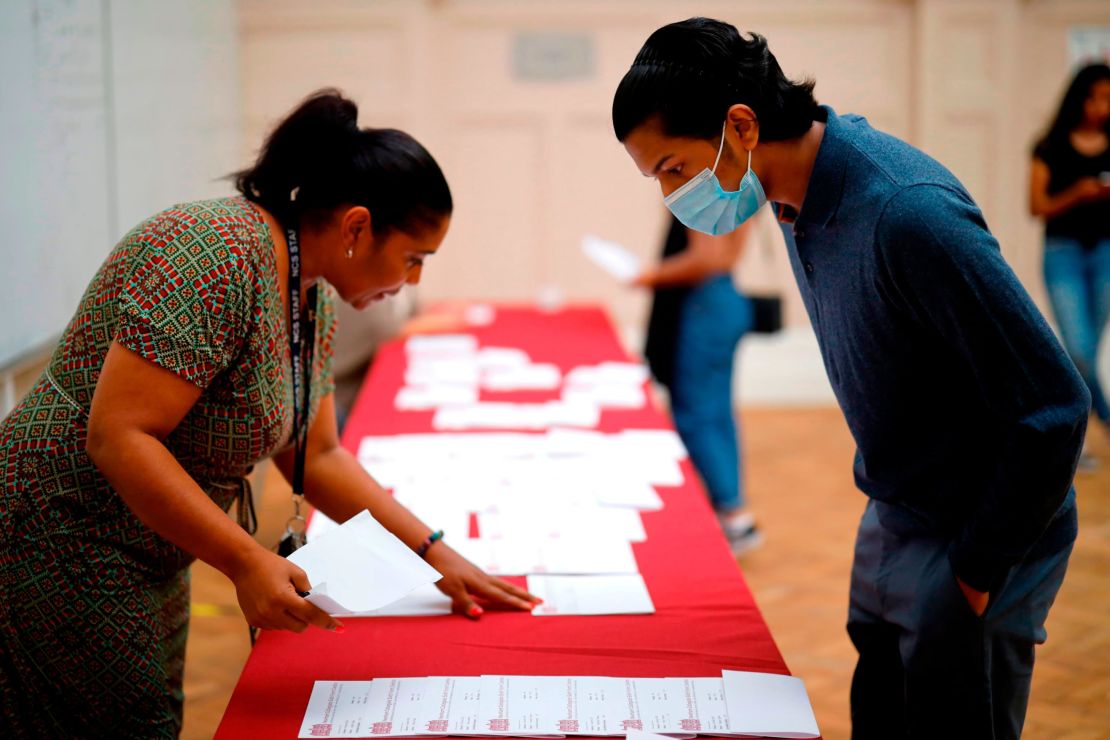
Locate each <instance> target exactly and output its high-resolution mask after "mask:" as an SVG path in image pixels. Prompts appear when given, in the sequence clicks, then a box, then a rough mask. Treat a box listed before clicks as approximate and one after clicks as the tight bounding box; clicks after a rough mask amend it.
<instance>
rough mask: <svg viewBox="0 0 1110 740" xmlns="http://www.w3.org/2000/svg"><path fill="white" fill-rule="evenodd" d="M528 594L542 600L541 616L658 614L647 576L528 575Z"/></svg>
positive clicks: (536, 611)
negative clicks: (646, 580) (644, 577)
mask: <svg viewBox="0 0 1110 740" xmlns="http://www.w3.org/2000/svg"><path fill="white" fill-rule="evenodd" d="M528 591H529V592H530V593H532V594H534V595H536V596H538V597H540V598H541V599H543V602H544V603H542V604H538V605H537V606H536V607H535V608H534V609H532V614H533V615H535V616H537V617H552V616H570V615H578V614H582V615H586V614H591V615H595V614H654V613H655V605H654V604H652V602H651V595H650V594H649V593H648V590H647V584H645V583H644V579H643V576H641V575H639V574H636V575H601V576H528Z"/></svg>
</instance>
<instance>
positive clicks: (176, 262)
mask: <svg viewBox="0 0 1110 740" xmlns="http://www.w3.org/2000/svg"><path fill="white" fill-rule="evenodd" d="M243 253H244V250H243V249H242V248H240V247H236V246H233V245H228V244H227V243H226V242H224V241H222V240H220V239H219V238H218V237H217V238H216V239H213V238H212V235H208V234H197V233H194V231H193V230H192V229H189V230H186V231H185V232H183V233H182V234H181V235H180V236H178V237H176V238H174V239H172V240H170V241H168V242H152V241H140V243H139V244H138V246H137V248H136V252H135V257H134V268H133V270H132V272H131V275H130V277H129V278H128V279H127V280H126V282H125V283H124V284H123V286H122V287H121V289H120V292H119V296H118V319H119V321H118V328H117V333H116V337H115V339H116V341H117V342H119V343H120V344H121V345H122V346H124V347H127V348H128V349H129V350H131V351H132V352H135V353H136V354H138V355H139V356H141V357H143V358H144V359H146V360H149V361H150V362H153V363H154V364H156V365H159V366H160V367H164V368H165V369H167V370H170V371H171V372H173V373H175V374H176V375H178V376H179V377H181V378H183V379H185V380H187V381H189V382H190V383H193V384H194V385H196V386H198V387H199V388H201V389H204V388H207V387H208V386H209V385H210V384H211V383H212V381H213V380H214V379H215V378H216V376H217V375H219V374H220V373H221V372H222V371H223V370H225V369H226V368H227V367H228V366H229V364H230V363H231V362H232V360H234V358H235V357H236V356H237V355H238V354H239V349H240V347H241V344H242V342H243V339H244V336H245V334H246V330H247V325H248V321H249V317H250V313H251V306H252V303H253V296H254V291H253V289H252V287H251V275H252V274H253V271H252V269H251V267H250V265H249V262H248V261H247V260H246V259H244V254H243Z"/></svg>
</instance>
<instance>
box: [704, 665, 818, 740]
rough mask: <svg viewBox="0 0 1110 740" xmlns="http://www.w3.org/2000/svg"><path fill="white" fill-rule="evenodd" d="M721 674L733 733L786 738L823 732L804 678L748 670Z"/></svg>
mask: <svg viewBox="0 0 1110 740" xmlns="http://www.w3.org/2000/svg"><path fill="white" fill-rule="evenodd" d="M721 675H722V682H723V687H724V694H725V704H726V705H727V707H728V717H729V731H730V732H732V733H736V734H746V735H763V736H765V737H784V738H815V737H818V736H819V735H820V734H821V731H820V730H819V729H818V728H817V719H816V718H815V717H814V716H813V707H812V706H811V705H810V702H809V695H808V694H807V693H806V687H805V684H804V683H802V680H801V679H800V678H795V677H794V676H782V675H778V674H774V673H749V672H746V671H722V674H721Z"/></svg>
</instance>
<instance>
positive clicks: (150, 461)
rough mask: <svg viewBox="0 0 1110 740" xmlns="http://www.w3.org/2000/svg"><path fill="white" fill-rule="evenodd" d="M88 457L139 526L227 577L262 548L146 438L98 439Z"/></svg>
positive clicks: (132, 433) (135, 434) (136, 434)
mask: <svg viewBox="0 0 1110 740" xmlns="http://www.w3.org/2000/svg"><path fill="white" fill-rule="evenodd" d="M88 454H89V457H90V458H91V459H92V460H93V462H94V463H95V464H96V466H97V467H98V468H99V469H100V471H101V473H103V474H104V477H105V478H107V479H108V482H109V483H110V484H111V485H112V487H113V488H114V489H115V490H116V491H117V492H118V493H119V495H120V497H121V498H122V499H123V500H124V503H126V504H127V506H128V507H129V508H130V509H131V510H132V511H133V512H135V515H136V516H137V517H138V518H139V520H140V521H142V522H143V524H145V525H147V526H148V527H150V528H151V529H153V530H154V531H155V532H157V533H158V534H159V535H161V536H162V537H164V538H166V539H167V540H169V541H170V542H172V543H173V544H175V545H177V546H178V547H180V548H181V549H183V550H185V551H186V552H189V553H191V554H192V555H195V556H196V557H198V558H200V559H201V560H203V561H204V562H206V563H208V564H209V565H211V566H212V567H214V568H216V569H217V570H219V571H221V572H222V573H224V574H225V575H227V576H228V577H229V578H231V577H233V574H234V573H235V572H236V571H237V570H238V569H239V568H240V566H241V565H242V564H243V562H244V561H245V560H246V559H247V558H248V557H249V556H250V555H252V554H256V553H257V551H258V550H259V549H260V547H261V546H260V545H258V543H256V542H255V541H254V538H253V537H251V536H250V535H249V534H247V533H246V532H245V531H243V529H242V527H240V526H239V525H238V524H236V523H235V522H234V521H232V520H231V518H230V517H228V516H227V513H226V512H224V511H223V510H222V509H220V507H219V506H217V505H216V504H215V503H214V502H213V501H212V499H210V498H209V497H208V495H207V494H206V493H205V492H204V491H203V490H201V488H200V486H198V485H197V484H196V481H194V480H193V479H192V478H191V477H190V476H189V474H188V473H186V472H185V470H184V468H182V467H181V465H180V463H178V462H177V460H176V459H175V458H174V457H173V455H172V454H171V453H170V451H169V450H168V449H166V447H165V445H163V444H162V443H161V442H160V441H159V440H158V439H157V438H155V437H153V436H151V435H150V434H147V433H145V432H142V431H139V430H125V431H123V432H120V433H116V434H111V435H109V436H107V437H105V436H103V435H98V436H97V437H96V438H95V439H94V440H93V443H92V444H90V447H89V449H88Z"/></svg>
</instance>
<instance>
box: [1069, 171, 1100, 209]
mask: <svg viewBox="0 0 1110 740" xmlns="http://www.w3.org/2000/svg"><path fill="white" fill-rule="evenodd" d="M1069 191H1070V192H1071V193H1073V194H1074V196H1075V200H1076V201H1077V202H1080V203H1082V202H1086V201H1088V200H1095V199H1096V198H1098V197H1099V196H1100V195H1102V194H1103V193H1105V192H1106V187H1105V186H1104V185H1103V184H1102V183H1100V182H1099V180H1098V178H1097V177H1083V178H1080V179H1079V180H1076V181H1075V184H1074V185H1072V186H1071V187H1070V188H1069Z"/></svg>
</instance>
